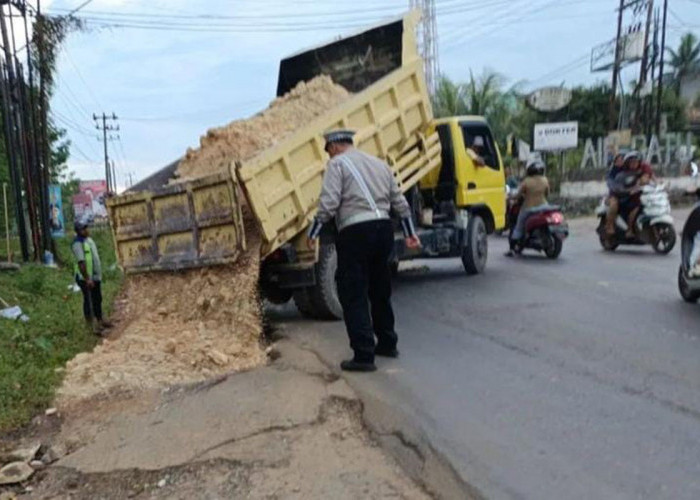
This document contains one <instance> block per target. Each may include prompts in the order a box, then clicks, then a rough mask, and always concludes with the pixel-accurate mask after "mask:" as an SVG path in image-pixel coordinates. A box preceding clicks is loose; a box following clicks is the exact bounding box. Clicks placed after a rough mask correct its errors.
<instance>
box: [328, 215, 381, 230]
mask: <svg viewBox="0 0 700 500" xmlns="http://www.w3.org/2000/svg"><path fill="white" fill-rule="evenodd" d="M390 218H391V217H389V212H386V211H384V210H375V211H372V212H361V213H359V214H355V215H351V216H350V217H346V218H345V219H343V220H342V221H340V224H338V230H339V231H342V230H343V229H345V228H346V227H348V226H352V225H354V224H359V223H360V222H368V221H371V220H388V219H390Z"/></svg>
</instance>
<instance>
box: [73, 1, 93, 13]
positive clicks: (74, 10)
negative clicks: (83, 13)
mask: <svg viewBox="0 0 700 500" xmlns="http://www.w3.org/2000/svg"><path fill="white" fill-rule="evenodd" d="M92 1H93V0H85V1H84V2H83V3H81V4H80V5H78V6H77V7H76V8H75V9H73V10H72V11H70V12H69V13H68V15H69V16H72V15H73V14H75V13H76V12H78V11H79V10H80V9H82V8H83V7H85V6H87V5H88V4H90V3H92Z"/></svg>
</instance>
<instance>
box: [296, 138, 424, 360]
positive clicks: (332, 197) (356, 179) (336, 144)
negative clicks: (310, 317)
mask: <svg viewBox="0 0 700 500" xmlns="http://www.w3.org/2000/svg"><path fill="white" fill-rule="evenodd" d="M353 136H354V132H353V131H350V130H335V131H332V132H328V133H327V134H325V136H324V138H325V140H326V152H327V153H328V154H329V156H330V157H331V159H330V161H329V162H328V167H327V168H326V173H325V175H324V177H323V187H322V189H321V196H320V200H319V208H318V213H317V215H316V217H315V219H314V221H313V224H312V225H311V228H310V229H309V233H308V236H309V246H310V247H312V248H313V245H315V240H316V239H317V238H318V237H319V235H320V233H321V229H322V227H323V225H324V224H326V223H328V222H330V221H331V220H332V219H335V222H336V225H337V229H338V234H337V237H336V242H335V245H336V251H337V254H338V271H337V274H336V281H337V285H338V297H339V299H340V303H341V305H342V306H343V315H344V318H345V326H346V328H347V331H348V336H349V337H350V347H351V348H352V349H353V351H354V356H353V358H352V359H350V360H346V361H343V362H342V363H341V364H340V367H341V368H342V369H343V370H348V371H363V372H364V371H374V370H376V369H377V368H376V366H375V364H374V357H375V355H377V356H387V357H392V358H395V357H397V356H398V354H399V352H398V350H397V349H396V344H397V340H398V338H397V335H396V332H395V331H394V312H393V310H392V308H391V271H390V262H389V261H390V258H391V254H392V251H393V247H394V231H393V225H392V222H391V218H390V216H389V211H390V210H391V209H393V210H394V211H395V212H396V213H398V215H399V216H400V217H401V228H402V229H403V233H404V236H405V238H406V246H407V247H408V248H412V249H415V248H419V247H420V240H419V239H418V237H417V236H416V232H415V229H414V227H413V222H412V219H411V210H410V207H409V205H408V202H407V201H406V198H405V197H404V196H403V194H402V193H401V190H400V189H399V186H398V185H397V183H396V180H395V179H394V174H393V172H392V171H391V169H390V168H389V166H388V165H387V164H386V163H384V162H383V161H381V160H380V159H378V158H376V157H374V156H371V155H368V154H366V153H364V152H362V151H359V150H357V149H355V148H354V147H353ZM375 337H376V339H377V341H376V344H375Z"/></svg>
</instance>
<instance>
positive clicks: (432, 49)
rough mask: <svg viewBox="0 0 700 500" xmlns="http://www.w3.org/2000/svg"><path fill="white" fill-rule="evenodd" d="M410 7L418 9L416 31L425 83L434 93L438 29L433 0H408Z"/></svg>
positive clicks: (437, 66)
mask: <svg viewBox="0 0 700 500" xmlns="http://www.w3.org/2000/svg"><path fill="white" fill-rule="evenodd" d="M409 5H410V7H411V8H412V9H420V11H421V15H422V19H421V24H420V32H419V33H418V39H419V50H420V54H421V57H422V58H423V62H424V64H425V68H424V70H425V83H426V85H427V87H428V92H430V94H434V93H435V88H436V87H437V80H438V78H439V76H440V59H439V57H438V31H437V13H436V10H435V0H410V3H409Z"/></svg>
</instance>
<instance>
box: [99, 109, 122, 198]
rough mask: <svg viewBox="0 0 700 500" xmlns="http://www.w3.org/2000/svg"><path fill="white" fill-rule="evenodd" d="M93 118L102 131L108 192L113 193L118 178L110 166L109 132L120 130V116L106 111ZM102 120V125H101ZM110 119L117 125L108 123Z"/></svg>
mask: <svg viewBox="0 0 700 500" xmlns="http://www.w3.org/2000/svg"><path fill="white" fill-rule="evenodd" d="M92 119H93V120H95V122H96V123H95V128H96V129H97V130H101V131H102V142H103V144H104V150H105V180H106V181H107V192H109V193H113V192H114V191H115V189H116V179H113V178H112V172H111V170H110V166H109V153H108V151H107V133H108V132H116V131H118V130H119V125H117V124H116V122H117V120H118V118H117V115H115V114H114V113H112V116H108V115H107V114H105V113H104V112H103V113H102V115H96V114H93V115H92ZM100 121H101V122H102V125H100ZM108 121H111V122H114V123H115V125H111V124H107V122H108Z"/></svg>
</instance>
